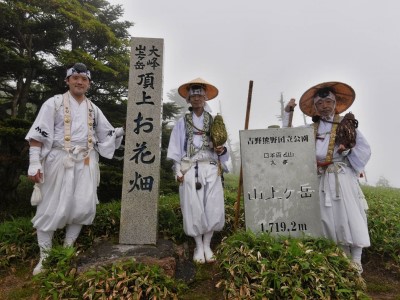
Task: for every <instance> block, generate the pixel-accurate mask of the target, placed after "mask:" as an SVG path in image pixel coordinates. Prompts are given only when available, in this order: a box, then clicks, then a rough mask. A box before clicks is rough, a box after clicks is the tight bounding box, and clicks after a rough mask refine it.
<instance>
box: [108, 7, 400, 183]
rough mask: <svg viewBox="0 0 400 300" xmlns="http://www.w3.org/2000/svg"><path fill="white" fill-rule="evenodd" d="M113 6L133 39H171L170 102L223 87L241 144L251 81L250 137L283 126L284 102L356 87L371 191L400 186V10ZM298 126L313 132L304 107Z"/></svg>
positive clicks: (167, 62) (223, 101)
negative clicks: (310, 92)
mask: <svg viewBox="0 0 400 300" xmlns="http://www.w3.org/2000/svg"><path fill="white" fill-rule="evenodd" d="M109 2H110V3H111V4H121V5H122V6H123V8H124V10H125V16H124V19H126V20H129V21H132V22H134V23H135V25H134V26H133V27H132V28H131V29H130V33H131V35H132V36H134V37H149V38H162V39H164V91H163V94H164V99H168V98H167V93H168V92H170V90H172V89H176V88H177V87H178V86H179V85H181V84H183V83H185V82H187V81H190V80H192V79H194V78H197V77H202V78H203V79H205V80H207V81H209V82H210V83H212V84H214V85H215V86H217V87H218V89H219V92H220V93H219V96H218V97H217V98H216V99H215V100H212V101H210V102H209V104H210V106H211V107H212V108H213V112H214V113H217V112H219V107H220V105H221V107H222V115H223V117H224V120H225V124H226V126H227V129H228V132H229V134H230V137H231V139H232V140H233V141H234V142H238V141H239V130H242V129H244V123H245V114H246V106H247V95H248V86H249V81H250V80H253V82H254V85H253V95H252V104H251V113H250V122H249V129H260V128H266V127H267V126H268V125H273V124H279V125H280V122H279V121H278V119H277V117H276V116H277V115H279V114H280V105H279V102H278V101H279V99H280V95H281V93H283V98H284V100H285V102H286V101H289V100H290V98H292V97H293V98H296V100H299V99H300V97H301V95H302V94H303V92H305V91H306V90H307V89H308V88H310V87H311V86H313V85H315V84H318V83H321V82H325V81H342V82H345V83H347V84H349V85H351V86H352V87H353V88H354V90H355V91H356V100H355V102H354V104H353V105H352V106H351V108H350V109H349V110H348V111H351V112H353V113H354V114H355V116H356V118H357V119H358V120H359V129H360V130H361V132H362V133H363V134H364V136H366V138H367V139H368V141H369V143H370V144H371V147H372V157H371V160H370V162H369V163H368V165H367V167H366V172H367V179H368V183H369V184H372V185H374V184H375V183H376V181H377V180H378V179H379V177H380V176H384V177H385V178H386V179H387V180H389V184H390V185H391V186H393V187H400V163H399V161H398V160H397V158H398V156H399V155H398V154H397V153H398V151H399V150H400V149H399V148H400V142H399V140H400V138H399V136H400V135H399V133H395V132H396V131H395V129H396V128H397V129H399V126H398V125H396V124H398V121H396V118H399V115H398V114H397V109H398V107H399V100H400V99H399V96H400V93H399V88H398V87H399V86H400V59H399V53H400V1H398V0H382V1H365V0H346V1H345V0H337V1H326V0H301V1H299V0H287V1H285V0H283V1H271V0H258V1H255V0H253V1H232V0H230V1H228V0H218V1H215V0H203V1H190V0H189V1H178V0H168V1H165V0H153V1H138V0H109ZM219 102H220V103H219ZM308 121H310V120H308ZM293 123H294V126H296V125H302V124H303V117H302V113H301V112H300V110H299V109H298V108H297V109H296V111H295V115H294V119H293Z"/></svg>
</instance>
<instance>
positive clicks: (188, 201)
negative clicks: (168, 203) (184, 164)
mask: <svg viewBox="0 0 400 300" xmlns="http://www.w3.org/2000/svg"><path fill="white" fill-rule="evenodd" d="M192 115H193V124H194V126H195V127H197V128H199V129H203V122H204V113H203V114H202V115H201V116H200V117H197V116H196V114H194V113H192ZM186 142H187V141H186V129H185V118H184V117H182V118H180V119H179V120H178V121H177V123H176V124H175V126H174V128H173V130H172V132H171V137H170V141H169V146H168V153H167V158H168V159H171V160H173V161H174V164H175V165H174V169H175V174H176V175H179V176H182V175H183V174H182V172H181V168H180V167H181V159H182V158H184V157H186V156H187V153H186V150H185V143H186ZM193 144H194V146H195V148H197V149H199V148H200V147H201V145H202V144H203V140H202V136H201V135H193ZM187 147H189V145H187ZM212 149H213V148H212V143H211V142H210V148H209V149H205V150H200V151H198V152H197V153H196V154H195V155H194V156H193V157H191V158H190V161H191V163H192V166H191V167H190V168H189V170H187V171H186V170H185V171H186V172H185V174H184V181H183V183H182V184H181V185H180V186H179V198H180V204H181V210H182V215H183V229H184V232H185V234H186V235H188V236H193V237H194V236H198V235H201V234H204V233H207V232H210V231H220V230H222V228H223V227H224V224H225V208H224V191H223V187H222V181H221V176H219V175H218V164H217V162H218V155H217V154H216V153H215V152H214V151H213V150H212ZM228 159H229V153H228V152H227V153H225V154H223V155H221V156H220V161H221V164H222V165H223V169H224V170H225V171H227V168H226V166H225V164H226V162H227V161H228ZM196 160H197V161H198V182H200V183H201V185H202V188H201V189H199V190H196V186H195V183H196V173H195V172H196V169H195V161H196Z"/></svg>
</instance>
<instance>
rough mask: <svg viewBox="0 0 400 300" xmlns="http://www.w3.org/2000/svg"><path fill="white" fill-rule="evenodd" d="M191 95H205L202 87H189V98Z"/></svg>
mask: <svg viewBox="0 0 400 300" xmlns="http://www.w3.org/2000/svg"><path fill="white" fill-rule="evenodd" d="M193 95H201V96H205V95H206V90H205V89H204V88H202V87H199V86H196V87H191V88H190V89H189V97H190V96H193Z"/></svg>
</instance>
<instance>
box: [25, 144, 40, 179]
mask: <svg viewBox="0 0 400 300" xmlns="http://www.w3.org/2000/svg"><path fill="white" fill-rule="evenodd" d="M41 151H42V148H41V147H35V146H31V147H30V148H29V169H28V175H29V176H35V175H36V173H37V172H38V171H40V173H43V171H42V164H41V163H40V152H41Z"/></svg>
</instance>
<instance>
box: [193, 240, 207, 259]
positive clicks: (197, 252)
mask: <svg viewBox="0 0 400 300" xmlns="http://www.w3.org/2000/svg"><path fill="white" fill-rule="evenodd" d="M194 241H195V242H196V248H195V249H194V253H193V261H194V262H197V263H200V264H204V262H205V259H204V246H203V236H202V235H201V234H200V235H197V236H195V237H194Z"/></svg>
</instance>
